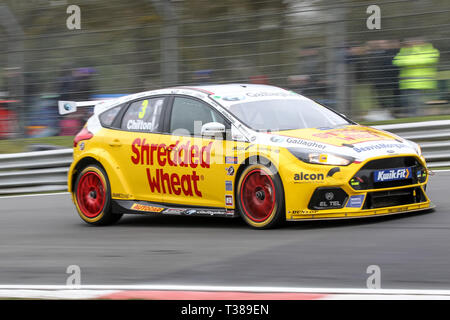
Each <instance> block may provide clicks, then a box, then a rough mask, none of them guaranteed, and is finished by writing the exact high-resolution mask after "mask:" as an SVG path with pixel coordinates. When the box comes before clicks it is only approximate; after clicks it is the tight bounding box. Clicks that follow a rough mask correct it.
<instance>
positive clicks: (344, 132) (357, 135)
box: [313, 128, 387, 142]
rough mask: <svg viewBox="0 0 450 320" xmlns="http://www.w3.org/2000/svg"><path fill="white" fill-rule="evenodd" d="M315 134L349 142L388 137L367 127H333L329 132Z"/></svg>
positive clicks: (319, 136) (323, 137) (324, 137)
mask: <svg viewBox="0 0 450 320" xmlns="http://www.w3.org/2000/svg"><path fill="white" fill-rule="evenodd" d="M313 136H315V137H318V138H322V139H329V138H335V139H339V140H344V141H347V142H353V141H359V140H366V141H372V140H386V139H387V138H386V137H384V136H383V135H381V134H378V133H377V132H374V131H372V130H370V129H366V128H357V129H352V128H344V129H332V130H330V131H328V132H321V133H316V134H313Z"/></svg>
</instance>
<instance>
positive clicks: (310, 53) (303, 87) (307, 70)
mask: <svg viewBox="0 0 450 320" xmlns="http://www.w3.org/2000/svg"><path fill="white" fill-rule="evenodd" d="M298 59H299V61H298V67H297V74H296V75H295V76H294V77H295V79H292V78H291V79H289V78H288V81H291V82H292V81H294V83H295V84H294V86H296V87H297V88H296V89H297V90H295V88H293V89H294V90H295V91H296V92H298V93H301V94H302V95H305V96H307V97H309V98H313V99H326V93H327V86H326V70H325V66H326V64H325V63H324V59H323V58H322V57H321V55H320V51H319V48H318V47H314V46H313V47H306V48H304V49H302V50H300V54H299V57H298ZM291 84H292V83H291Z"/></svg>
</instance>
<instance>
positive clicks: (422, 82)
mask: <svg viewBox="0 0 450 320" xmlns="http://www.w3.org/2000/svg"><path fill="white" fill-rule="evenodd" d="M438 62H439V50H437V49H436V48H434V47H433V45H432V44H431V43H427V42H425V41H424V40H423V39H410V40H407V41H406V42H405V44H404V46H403V47H402V48H401V49H400V52H399V53H398V54H397V55H396V56H395V58H394V60H393V61H392V63H393V64H394V65H395V66H397V67H399V68H400V90H401V92H402V101H403V102H402V106H405V107H407V108H408V112H409V113H410V114H411V115H423V114H424V103H425V101H426V99H427V94H428V93H430V92H432V90H435V89H436V88H437V81H436V71H437V63H438Z"/></svg>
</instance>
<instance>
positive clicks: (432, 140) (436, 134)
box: [0, 120, 450, 195]
mask: <svg viewBox="0 0 450 320" xmlns="http://www.w3.org/2000/svg"><path fill="white" fill-rule="evenodd" d="M375 127H376V128H378V129H382V130H386V131H390V132H392V133H395V134H397V135H399V136H401V137H404V138H407V139H411V140H413V141H416V142H418V143H419V144H420V146H421V147H422V152H423V154H424V156H425V158H426V159H427V163H428V166H429V167H430V168H437V167H446V166H450V120H439V121H427V122H417V123H405V124H393V125H381V126H375ZM71 162H72V149H60V150H51V151H36V152H24V153H13V154H4V155H0V195H7V194H21V193H34V192H50V191H66V190H67V186H66V181H67V171H68V168H69V166H70V164H71Z"/></svg>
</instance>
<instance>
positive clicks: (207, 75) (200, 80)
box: [193, 70, 212, 85]
mask: <svg viewBox="0 0 450 320" xmlns="http://www.w3.org/2000/svg"><path fill="white" fill-rule="evenodd" d="M193 80H194V82H195V83H196V84H197V85H205V84H212V70H197V71H195V72H194V76H193Z"/></svg>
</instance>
